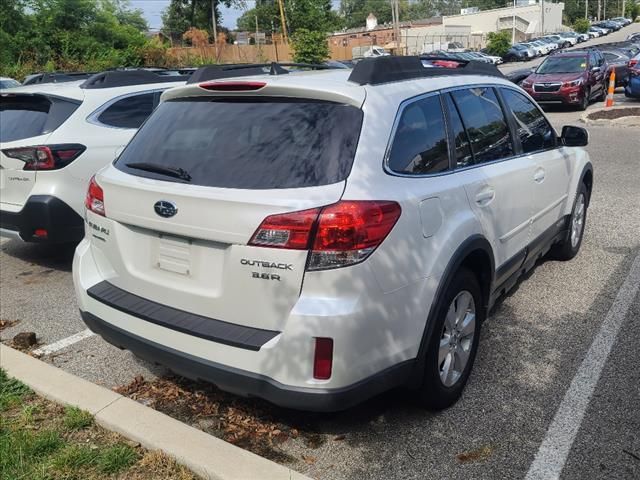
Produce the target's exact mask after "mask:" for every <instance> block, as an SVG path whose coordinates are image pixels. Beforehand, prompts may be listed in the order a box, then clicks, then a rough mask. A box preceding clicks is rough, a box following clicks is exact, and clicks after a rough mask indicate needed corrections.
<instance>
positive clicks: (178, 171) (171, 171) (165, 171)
mask: <svg viewBox="0 0 640 480" xmlns="http://www.w3.org/2000/svg"><path fill="white" fill-rule="evenodd" d="M125 165H126V166H127V167H129V168H134V169H136V170H144V171H145V172H153V173H159V174H161V175H168V176H170V177H175V178H179V179H181V180H184V181H186V182H190V181H191V175H189V172H187V171H186V170H185V169H184V168H180V167H165V166H164V165H159V164H157V163H148V162H132V163H125Z"/></svg>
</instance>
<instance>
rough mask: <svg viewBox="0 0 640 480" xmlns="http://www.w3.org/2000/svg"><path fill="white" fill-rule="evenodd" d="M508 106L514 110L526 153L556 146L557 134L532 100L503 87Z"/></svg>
mask: <svg viewBox="0 0 640 480" xmlns="http://www.w3.org/2000/svg"><path fill="white" fill-rule="evenodd" d="M502 96H503V98H504V101H505V103H506V104H507V107H508V108H509V109H510V110H511V112H513V116H514V118H515V120H516V124H517V127H518V136H519V137H520V142H521V143H522V151H523V152H524V153H531V152H537V151H539V150H546V149H549V148H554V147H555V146H556V135H555V133H554V131H553V128H551V125H549V122H548V121H547V119H546V118H545V117H544V115H543V114H542V113H541V112H540V110H539V109H538V107H536V106H535V105H534V104H533V103H531V101H530V100H529V99H528V98H527V97H525V96H524V95H522V94H521V93H518V92H515V91H513V90H510V89H506V88H505V89H502Z"/></svg>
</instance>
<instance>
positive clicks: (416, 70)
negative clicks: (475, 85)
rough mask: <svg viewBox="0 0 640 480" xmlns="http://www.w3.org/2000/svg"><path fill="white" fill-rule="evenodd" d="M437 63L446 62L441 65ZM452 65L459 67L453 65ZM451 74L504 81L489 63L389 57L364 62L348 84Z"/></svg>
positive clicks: (448, 59) (356, 68)
mask: <svg viewBox="0 0 640 480" xmlns="http://www.w3.org/2000/svg"><path fill="white" fill-rule="evenodd" d="M437 62H446V63H443V64H440V65H439V64H438V63H437ZM452 63H455V64H457V66H451V65H450V64H452ZM448 75H490V76H492V77H500V78H504V75H503V74H502V72H500V70H498V69H497V68H496V67H495V65H493V64H490V63H484V62H476V61H473V60H458V59H453V58H451V57H432V56H425V57H418V56H410V57H394V56H387V57H378V58H365V59H364V60H361V61H360V62H358V63H357V64H356V66H355V67H354V68H353V71H352V72H351V75H350V76H349V81H351V82H354V83H357V84H358V85H380V84H383V83H391V82H402V81H405V80H413V79H416V78H427V77H442V76H448Z"/></svg>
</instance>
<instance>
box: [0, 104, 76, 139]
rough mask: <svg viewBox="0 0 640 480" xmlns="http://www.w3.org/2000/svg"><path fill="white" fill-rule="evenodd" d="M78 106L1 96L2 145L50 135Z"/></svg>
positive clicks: (0, 134)
mask: <svg viewBox="0 0 640 480" xmlns="http://www.w3.org/2000/svg"><path fill="white" fill-rule="evenodd" d="M79 105H80V103H79V102H75V101H69V100H64V99H60V98H54V97H47V96H45V95H21V94H16V95H13V94H4V95H0V142H12V141H14V140H22V139H23V138H29V137H36V136H38V135H43V134H45V133H51V132H53V131H54V130H55V129H56V128H58V127H59V126H60V125H62V124H63V123H64V122H65V120H67V118H69V116H71V114H72V113H73V112H74V111H75V110H76V109H77V108H78V106H79Z"/></svg>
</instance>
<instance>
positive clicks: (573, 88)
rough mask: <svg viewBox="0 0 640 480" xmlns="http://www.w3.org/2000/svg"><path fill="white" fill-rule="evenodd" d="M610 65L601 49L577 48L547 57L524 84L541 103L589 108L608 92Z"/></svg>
mask: <svg viewBox="0 0 640 480" xmlns="http://www.w3.org/2000/svg"><path fill="white" fill-rule="evenodd" d="M607 72H608V65H607V62H606V60H605V58H604V56H603V55H602V53H600V52H599V51H597V50H577V51H576V50H573V51H567V52H562V53H557V54H555V55H552V56H550V57H547V58H546V59H545V61H544V62H542V63H541V64H540V66H538V68H537V69H536V70H535V71H534V72H533V73H532V74H531V75H529V76H528V77H527V78H526V79H525V80H524V81H523V82H522V84H521V86H522V88H524V89H525V90H526V91H527V93H528V94H529V95H531V96H532V97H533V98H534V99H535V100H536V101H537V102H538V103H540V104H545V103H547V104H553V103H555V104H563V105H574V106H576V107H578V108H579V109H580V110H586V108H587V107H588V106H589V103H590V102H591V100H593V99H595V100H604V98H605V96H606V94H607V80H608V76H607Z"/></svg>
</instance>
